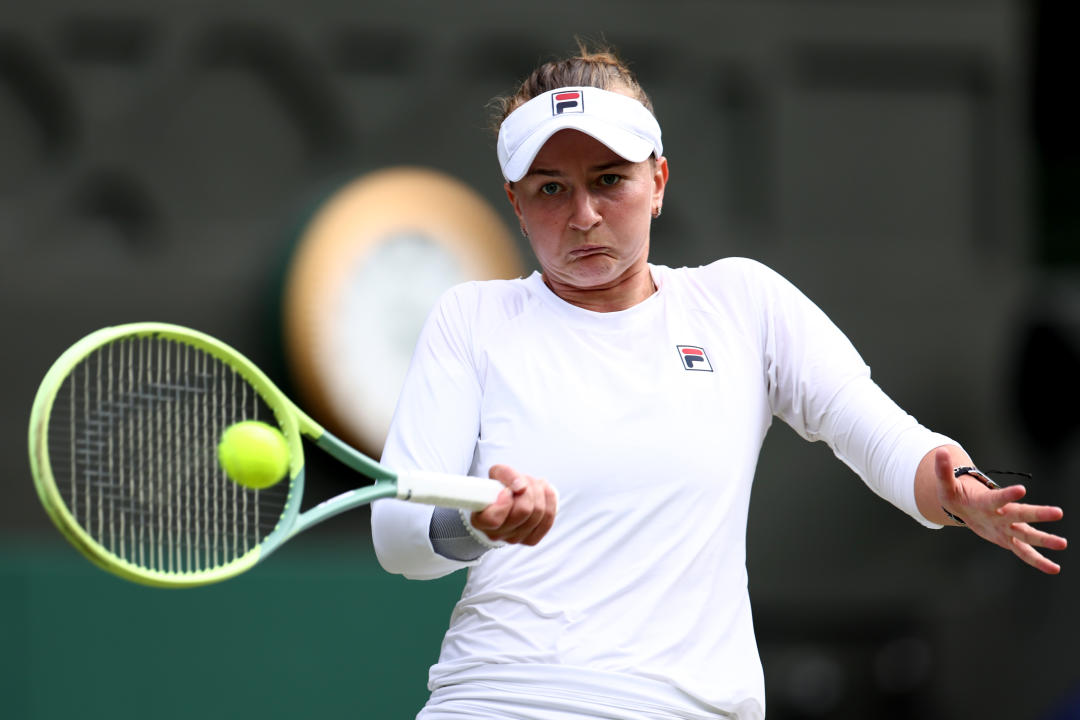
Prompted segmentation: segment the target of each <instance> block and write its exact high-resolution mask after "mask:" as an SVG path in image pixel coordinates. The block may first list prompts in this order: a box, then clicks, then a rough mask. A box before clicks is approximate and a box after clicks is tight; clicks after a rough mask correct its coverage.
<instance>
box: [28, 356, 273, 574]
mask: <svg viewBox="0 0 1080 720" xmlns="http://www.w3.org/2000/svg"><path fill="white" fill-rule="evenodd" d="M241 420H266V421H270V422H273V413H272V412H271V411H270V409H269V408H268V407H267V406H266V404H265V403H264V402H263V401H262V399H261V398H260V397H259V396H258V393H257V392H255V390H254V389H253V388H252V387H251V386H250V385H249V384H248V383H247V381H245V380H244V379H243V378H242V377H241V376H240V375H239V374H238V373H237V372H236V371H234V370H233V369H232V368H231V367H229V366H228V365H227V364H226V363H224V362H222V361H221V360H219V359H217V358H216V357H214V356H212V355H210V354H209V353H207V352H205V351H202V350H200V349H198V348H195V347H192V346H189V345H187V344H185V343H180V342H176V341H172V340H168V339H164V338H157V337H132V338H126V339H122V340H118V341H116V342H113V343H110V344H108V345H106V346H104V347H102V348H99V349H98V350H96V351H95V352H94V353H92V354H90V355H89V356H88V357H86V358H85V359H84V360H83V361H82V362H81V363H80V365H79V366H78V367H77V368H75V370H74V371H72V372H71V373H70V374H69V376H68V378H67V379H66V380H65V383H64V386H63V387H62V388H61V390H60V392H59V393H58V395H57V398H56V401H55V403H54V406H53V410H52V414H51V419H50V423H49V456H50V461H51V464H52V466H53V471H54V473H55V475H56V485H57V487H58V489H59V490H60V494H61V497H62V499H63V501H64V503H65V504H66V505H67V508H68V510H69V511H70V513H71V515H72V516H73V517H74V518H75V520H76V521H77V522H78V523H79V525H80V526H81V527H82V529H83V530H84V531H86V533H87V534H88V535H89V536H90V537H91V538H93V540H94V541H95V542H97V543H98V544H99V545H101V546H102V547H104V548H105V549H107V550H108V551H109V552H111V553H113V554H114V555H116V556H117V557H119V558H121V559H123V560H126V561H127V562H130V563H132V564H134V565H138V566H140V567H142V568H145V569H150V570H156V571H161V572H181V573H182V572H202V571H207V570H212V569H214V568H216V567H220V566H222V565H226V564H228V563H229V562H231V561H233V560H235V559H236V558H238V557H240V556H242V555H244V554H245V553H247V552H248V551H250V550H251V549H253V548H254V547H256V546H257V545H258V544H259V543H260V542H262V540H263V539H264V538H265V537H266V536H267V535H268V534H269V533H270V532H271V531H272V530H273V529H274V527H275V526H276V525H277V523H278V520H279V519H280V517H281V513H282V510H283V508H284V506H285V503H286V500H287V498H288V483H282V484H279V485H277V486H274V487H272V488H268V489H264V490H251V489H247V488H244V487H241V486H240V485H237V484H236V483H234V482H232V481H231V480H229V479H228V477H227V476H225V474H224V472H223V471H222V470H221V469H220V467H219V465H218V462H217V442H218V439H219V438H220V436H221V433H222V431H223V430H224V429H225V428H226V427H228V426H229V425H232V424H233V423H236V422H239V421H241ZM65 456H66V457H65Z"/></svg>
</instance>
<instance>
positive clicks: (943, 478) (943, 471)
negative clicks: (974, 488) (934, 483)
mask: <svg viewBox="0 0 1080 720" xmlns="http://www.w3.org/2000/svg"><path fill="white" fill-rule="evenodd" d="M934 472H935V474H936V475H937V478H938V484H939V486H940V488H941V490H942V491H943V492H944V495H945V497H955V496H956V495H957V494H958V493H959V492H960V481H959V480H958V479H957V478H956V475H955V474H954V473H953V464H952V456H951V455H949V451H948V450H946V449H945V448H938V449H937V452H935V453H934Z"/></svg>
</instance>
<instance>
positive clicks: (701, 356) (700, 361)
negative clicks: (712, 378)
mask: <svg viewBox="0 0 1080 720" xmlns="http://www.w3.org/2000/svg"><path fill="white" fill-rule="evenodd" d="M675 347H676V349H678V351H679V359H680V360H682V366H683V369H684V370H704V371H705V372H712V371H713V369H712V363H710V362H709V356H708V355H706V354H705V348H700V347H697V346H696V345H676V346H675Z"/></svg>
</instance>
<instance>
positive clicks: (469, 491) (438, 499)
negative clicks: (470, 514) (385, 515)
mask: <svg viewBox="0 0 1080 720" xmlns="http://www.w3.org/2000/svg"><path fill="white" fill-rule="evenodd" d="M504 487H505V486H504V485H503V484H502V483H501V482H498V481H497V480H488V479H487V478H478V477H468V476H465V475H449V474H447V473H440V472H429V471H427V470H407V471H405V472H402V473H398V476H397V496H398V499H400V500H408V501H409V502H415V503H423V504H425V505H439V506H441V507H454V508H463V509H465V510H483V509H484V508H486V507H487V506H488V505H490V504H491V503H493V502H495V498H497V497H499V493H500V492H502V490H503V488H504Z"/></svg>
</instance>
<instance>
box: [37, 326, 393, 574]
mask: <svg viewBox="0 0 1080 720" xmlns="http://www.w3.org/2000/svg"><path fill="white" fill-rule="evenodd" d="M140 336H151V337H158V338H164V339H170V340H176V341H179V342H183V343H187V344H189V345H192V346H194V347H196V348H199V349H201V350H204V351H206V352H207V353H209V354H210V355H212V356H214V357H215V358H217V359H219V360H221V361H222V362H224V363H225V364H227V365H229V366H230V367H231V368H233V369H234V370H236V371H237V372H238V373H239V374H240V376H241V377H242V378H243V379H245V380H246V381H247V382H248V383H249V384H250V385H251V386H252V387H253V388H254V389H255V391H256V392H257V393H258V394H259V396H260V397H261V398H262V400H263V401H265V403H266V404H267V406H268V407H269V408H270V409H271V410H272V411H273V413H274V416H275V419H276V421H277V423H278V425H279V427H280V429H281V431H282V434H283V435H284V436H285V440H286V442H287V443H288V446H289V491H288V497H287V500H286V502H285V506H284V510H283V511H282V515H281V517H280V518H279V520H278V522H277V525H276V527H275V528H274V530H273V531H271V532H270V534H269V535H268V536H267V537H266V538H265V539H264V540H263V541H262V542H261V543H260V544H258V545H256V546H255V547H254V548H252V549H251V550H249V551H248V552H246V553H245V554H243V555H241V556H239V557H237V558H234V559H233V560H232V561H230V562H228V563H226V564H223V565H221V566H218V567H215V568H212V569H208V570H201V571H189V572H176V571H161V570H151V569H147V568H143V567H140V566H137V565H134V564H132V563H130V562H128V561H127V560H125V559H123V558H121V557H119V556H117V555H116V554H114V553H113V552H111V551H110V550H108V549H107V548H105V547H104V546H102V545H101V544H100V543H98V542H97V541H96V540H94V539H93V538H92V537H91V536H90V535H89V534H88V533H87V532H86V531H85V530H84V529H83V528H82V527H81V526H80V525H79V522H78V521H77V520H76V519H75V517H74V516H73V515H72V513H71V512H70V510H69V509H68V507H67V505H66V504H65V503H64V501H63V499H62V498H61V495H60V491H59V489H58V487H57V484H56V479H55V477H54V475H53V470H52V467H51V465H50V462H49V451H48V428H49V417H50V413H51V410H52V407H53V402H54V400H55V399H56V396H57V393H58V392H59V390H60V387H61V386H62V384H63V383H64V380H65V378H66V377H67V376H68V374H69V373H70V372H71V371H72V370H73V369H74V368H75V367H76V366H77V365H78V364H79V363H80V362H81V361H82V360H83V359H84V358H86V357H87V356H88V355H90V354H91V353H92V352H93V351H94V350H96V349H97V348H99V347H102V346H103V345H105V344H107V343H109V342H113V341H115V340H119V339H121V338H129V337H140ZM302 436H306V437H308V438H309V439H310V440H312V441H313V442H314V443H315V444H316V445H317V446H318V447H320V448H321V449H323V450H325V451H326V452H328V453H330V454H331V455H332V456H333V457H335V458H337V459H338V460H340V461H341V462H343V463H345V464H346V465H347V466H349V467H351V468H352V469H354V470H356V471H358V472H360V473H362V474H364V475H366V476H368V477H370V478H373V479H374V480H375V484H374V485H369V486H366V487H362V488H357V489H355V490H351V491H349V492H346V493H344V494H342V495H338V496H337V497H334V498H331V499H330V500H327V501H325V502H323V503H322V504H320V505H317V506H316V507H313V508H311V509H310V510H308V511H307V512H305V513H304V514H303V515H302V516H301V515H300V503H301V500H302V497H303V490H304V454H303V442H302ZM29 446H30V466H31V471H32V473H33V477H34V486H35V487H36V488H37V492H38V496H39V497H40V499H41V503H42V505H44V507H45V510H46V512H47V513H48V514H49V517H50V518H52V521H53V522H54V523H55V524H56V526H57V527H58V528H59V529H60V532H62V533H63V534H64V536H65V537H66V538H67V539H68V540H69V541H70V542H71V543H72V544H73V545H74V546H75V547H76V548H78V549H79V550H80V551H81V552H82V553H83V554H84V555H86V557H87V558H89V559H90V560H91V561H92V562H93V563H94V564H96V565H98V566H99V567H101V568H102V569H104V570H107V571H109V572H111V573H114V574H116V575H119V576H121V577H123V578H126V579H128V580H131V581H133V582H137V583H141V584H144V585H152V586H157V587H191V586H196V585H205V584H209V583H213V582H218V581H221V580H225V579H227V578H231V577H233V576H235V575H238V574H240V573H242V572H244V571H245V570H248V569H250V568H251V567H253V566H254V565H255V564H256V563H258V562H260V561H261V560H263V559H265V558H266V556H268V555H269V554H270V553H272V552H273V551H274V550H276V549H277V548H278V547H280V546H281V544H282V543H284V542H285V541H286V540H288V539H289V538H291V537H292V536H294V535H296V534H297V533H299V532H302V531H303V530H305V529H306V528H308V527H310V526H311V525H314V524H316V523H319V522H321V521H323V520H325V519H327V518H329V517H332V516H334V515H337V514H339V513H341V512H344V511H346V510H349V509H351V508H354V507H357V506H359V505H363V504H365V503H369V502H371V501H373V500H378V499H380V498H390V497H398V496H399V490H398V482H397V480H398V475H397V474H396V473H394V472H393V471H391V470H389V469H388V468H386V467H384V466H383V465H381V464H379V463H378V462H376V461H374V460H372V459H371V458H368V457H367V456H365V455H363V454H362V453H360V452H358V451H357V450H355V449H353V448H352V447H350V446H349V445H347V444H345V443H344V442H342V441H341V440H339V439H338V438H336V437H334V436H333V435H331V434H330V433H328V432H326V431H325V430H324V429H323V428H322V426H320V425H319V424H318V423H317V422H315V420H313V419H312V418H311V417H310V416H308V415H307V414H306V413H304V412H303V411H302V410H301V409H300V408H299V407H297V406H296V405H295V404H294V403H293V402H292V401H290V400H289V399H288V398H287V397H286V396H285V395H284V394H283V393H282V392H281V391H280V390H278V388H277V387H276V386H275V385H274V383H273V382H272V381H271V380H270V378H268V377H267V376H266V374H265V373H263V372H262V371H261V370H260V369H259V368H258V367H256V366H255V364H254V363H252V362H251V361H250V360H248V359H247V358H246V357H244V356H243V355H241V354H240V353H239V352H237V351H236V350H234V349H232V348H230V347H229V346H228V345H226V344H224V343H222V342H221V341H219V340H217V339H215V338H213V337H211V336H209V335H206V334H204V333H201V332H198V331H196V330H191V329H189V328H185V327H181V326H178V325H170V324H167V323H156V322H143V323H132V324H127V325H118V326H115V327H108V328H103V329H101V330H98V331H96V332H93V333H91V334H90V335H87V336H86V337H84V338H83V339H82V340H80V341H79V342H77V343H76V344H75V345H73V346H71V347H70V348H69V349H68V350H67V351H66V352H64V353H63V354H62V355H61V356H60V357H59V358H58V359H57V360H56V362H55V363H53V366H52V367H51V368H50V369H49V371H48V373H47V374H46V375H45V378H44V380H43V381H42V383H41V386H40V387H39V389H38V392H37V395H36V397H35V398H34V405H33V409H32V411H31V414H30V437H29Z"/></svg>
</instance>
